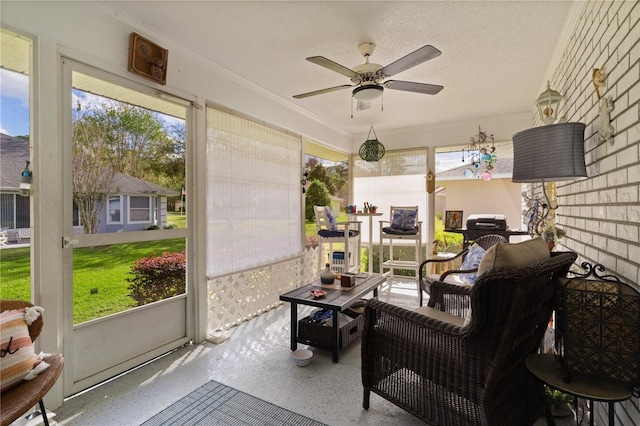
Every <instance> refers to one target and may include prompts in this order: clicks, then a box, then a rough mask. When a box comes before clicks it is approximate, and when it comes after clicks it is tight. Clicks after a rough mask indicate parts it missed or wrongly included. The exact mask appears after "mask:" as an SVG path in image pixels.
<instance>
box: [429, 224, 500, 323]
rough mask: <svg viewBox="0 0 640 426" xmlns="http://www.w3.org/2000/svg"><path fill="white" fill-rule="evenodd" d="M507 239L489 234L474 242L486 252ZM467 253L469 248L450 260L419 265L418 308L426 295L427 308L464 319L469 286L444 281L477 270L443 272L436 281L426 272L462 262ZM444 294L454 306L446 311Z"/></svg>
mask: <svg viewBox="0 0 640 426" xmlns="http://www.w3.org/2000/svg"><path fill="white" fill-rule="evenodd" d="M506 242H507V239H506V238H505V237H503V236H502V235H496V234H489V235H483V236H481V237H480V238H478V239H476V240H475V243H476V244H478V245H479V246H480V247H482V248H483V249H485V250H487V249H488V248H489V247H491V246H493V245H494V244H497V243H506ZM468 252H469V247H467V248H466V249H464V250H462V251H461V252H460V253H458V254H457V255H455V256H454V257H452V258H448V259H428V260H425V261H424V262H422V263H421V264H420V269H419V270H418V279H419V281H418V282H419V283H420V291H419V293H420V306H422V303H423V294H424V293H427V294H428V295H429V304H428V306H429V307H432V308H434V307H437V308H438V309H440V310H441V311H446V312H451V311H455V312H458V315H459V316H462V317H464V316H465V315H466V311H465V309H466V307H468V306H469V299H468V295H469V291H470V288H469V286H466V285H458V284H455V283H451V282H445V279H446V277H447V276H449V275H453V274H465V273H470V272H477V271H478V268H475V269H468V270H462V269H451V270H448V271H445V272H444V273H443V274H442V275H440V276H439V277H438V278H437V279H435V277H433V276H429V275H428V274H427V273H426V271H428V270H429V268H430V267H431V265H432V264H434V263H441V262H451V261H456V260H457V259H460V262H462V260H464V257H465V256H466V255H467V253H468ZM445 294H447V295H449V297H448V299H450V300H449V301H450V304H452V305H454V306H449V307H448V309H447V307H446V306H445ZM456 295H461V296H462V297H456Z"/></svg>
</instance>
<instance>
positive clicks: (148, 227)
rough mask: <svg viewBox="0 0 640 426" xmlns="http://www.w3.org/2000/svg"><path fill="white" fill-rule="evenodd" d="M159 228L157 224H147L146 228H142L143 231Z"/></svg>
mask: <svg viewBox="0 0 640 426" xmlns="http://www.w3.org/2000/svg"><path fill="white" fill-rule="evenodd" d="M158 229H160V227H159V226H158V225H149V226H147V227H146V228H144V230H145V231H155V230H158Z"/></svg>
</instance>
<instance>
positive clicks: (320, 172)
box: [308, 162, 336, 194]
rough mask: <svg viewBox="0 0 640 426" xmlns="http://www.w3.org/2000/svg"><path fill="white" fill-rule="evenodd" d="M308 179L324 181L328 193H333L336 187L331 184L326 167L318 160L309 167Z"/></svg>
mask: <svg viewBox="0 0 640 426" xmlns="http://www.w3.org/2000/svg"><path fill="white" fill-rule="evenodd" d="M308 179H309V181H312V180H314V179H315V180H319V181H320V182H322V183H324V184H325V186H326V187H327V190H329V193H330V194H335V191H336V188H335V187H334V186H333V183H332V181H331V177H330V176H329V175H328V174H327V169H326V168H325V167H324V165H323V164H322V163H320V162H317V163H316V164H315V165H314V166H313V167H311V168H310V169H309V177H308Z"/></svg>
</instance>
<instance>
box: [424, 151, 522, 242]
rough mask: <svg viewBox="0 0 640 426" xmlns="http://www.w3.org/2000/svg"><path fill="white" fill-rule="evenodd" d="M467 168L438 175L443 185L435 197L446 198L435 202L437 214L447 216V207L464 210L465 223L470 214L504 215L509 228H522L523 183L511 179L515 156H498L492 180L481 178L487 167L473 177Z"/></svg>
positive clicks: (437, 178)
mask: <svg viewBox="0 0 640 426" xmlns="http://www.w3.org/2000/svg"><path fill="white" fill-rule="evenodd" d="M468 169H469V164H465V165H462V166H460V167H456V168H453V169H449V170H446V171H444V172H440V173H439V174H438V175H437V176H436V183H437V185H438V186H441V187H443V188H444V191H439V192H438V193H436V198H444V201H443V202H440V203H438V202H436V213H442V217H444V212H445V211H446V210H462V211H463V226H464V221H466V218H467V217H468V216H469V215H470V214H483V213H489V214H503V215H505V216H506V217H507V225H508V226H509V228H510V229H520V228H522V227H523V225H522V223H521V213H522V204H521V197H522V186H521V184H519V183H513V182H511V175H512V173H513V158H499V159H498V161H497V164H496V168H495V169H494V170H492V171H491V172H492V178H491V180H489V181H485V180H483V179H482V178H480V175H481V174H482V172H483V171H484V166H481V167H480V171H479V173H477V176H474V177H466V176H465V173H464V172H465V171H466V170H468ZM441 195H442V196H441ZM496 200H500V202H499V203H496ZM514 241H515V240H514Z"/></svg>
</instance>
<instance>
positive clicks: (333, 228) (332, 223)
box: [324, 206, 338, 231]
mask: <svg viewBox="0 0 640 426" xmlns="http://www.w3.org/2000/svg"><path fill="white" fill-rule="evenodd" d="M324 211H325V213H326V214H327V219H329V223H328V224H327V229H328V230H329V231H337V230H338V227H337V226H336V216H335V215H334V214H333V211H331V207H329V206H327V207H325V208H324Z"/></svg>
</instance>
